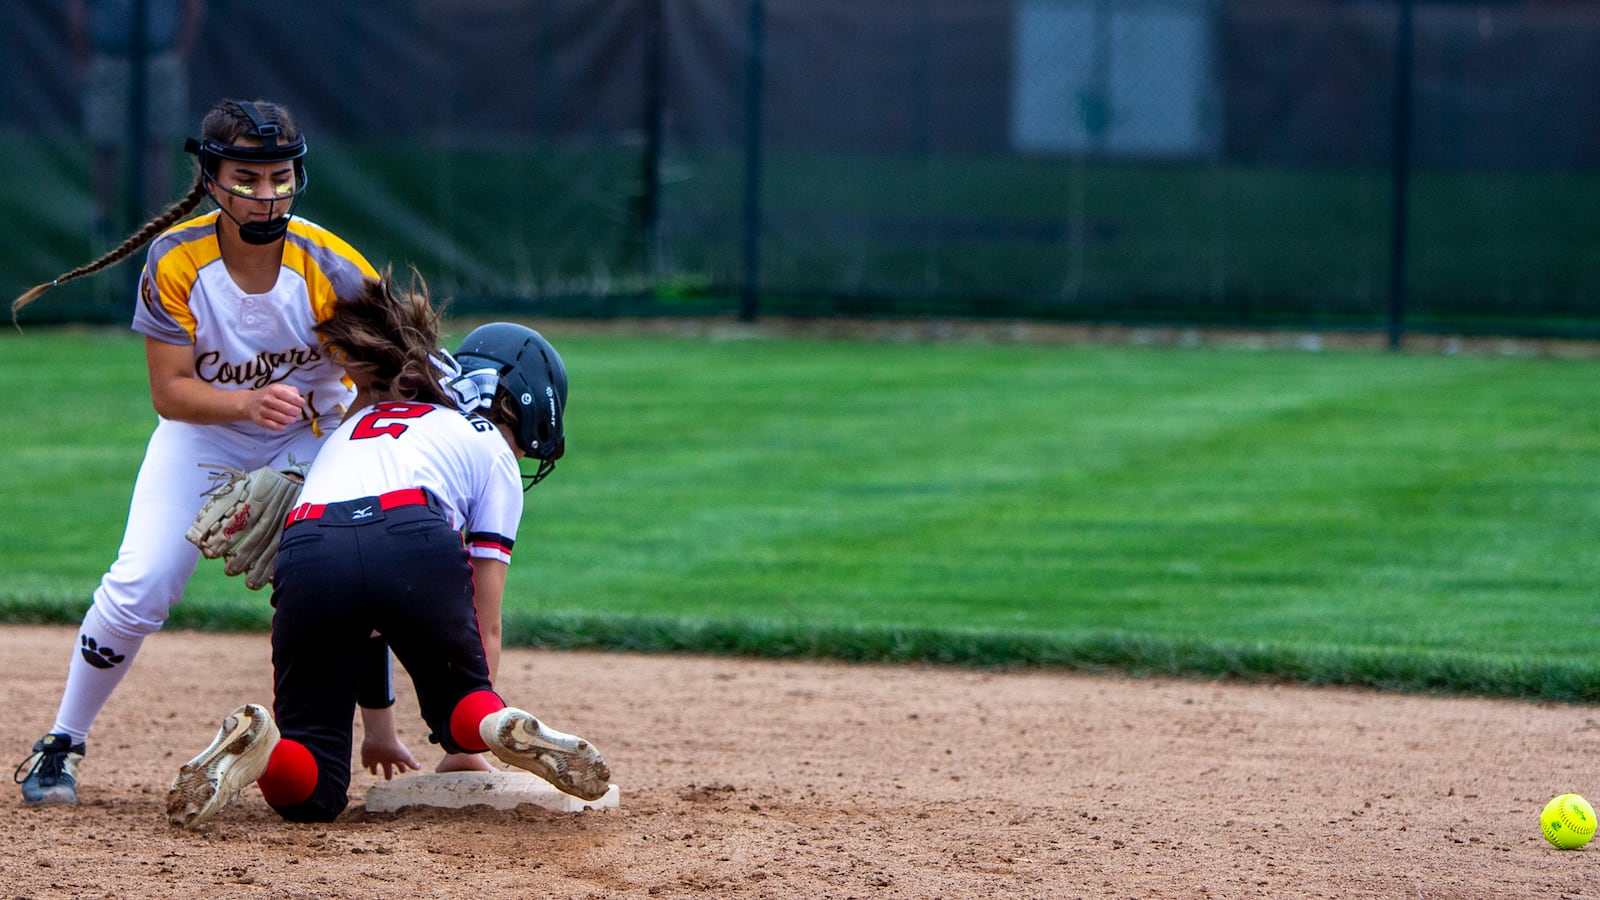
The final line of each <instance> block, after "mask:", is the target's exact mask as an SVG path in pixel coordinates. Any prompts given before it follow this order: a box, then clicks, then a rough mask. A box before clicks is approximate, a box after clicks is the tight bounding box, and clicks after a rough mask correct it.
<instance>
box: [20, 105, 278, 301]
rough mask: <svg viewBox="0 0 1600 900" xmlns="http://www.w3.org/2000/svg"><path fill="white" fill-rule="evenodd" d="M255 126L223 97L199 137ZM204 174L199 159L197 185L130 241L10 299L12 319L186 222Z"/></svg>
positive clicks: (270, 108) (264, 110) (271, 109)
mask: <svg viewBox="0 0 1600 900" xmlns="http://www.w3.org/2000/svg"><path fill="white" fill-rule="evenodd" d="M255 107H256V109H257V110H259V111H260V113H261V115H262V116H263V117H264V118H265V119H266V120H267V122H268V123H269V124H273V125H276V126H278V128H279V130H280V131H281V132H282V133H283V136H284V138H285V139H287V140H291V141H292V140H294V138H296V137H298V136H299V134H300V131H299V129H297V128H296V127H295V124H294V119H293V118H292V117H291V116H290V115H289V111H288V110H287V109H285V108H284V107H282V106H280V105H278V104H276V103H269V102H267V101H265V100H257V101H255ZM255 129H256V125H255V122H254V121H252V120H251V118H250V115H249V114H248V113H246V112H245V110H244V107H242V106H240V105H239V101H237V100H223V101H221V102H219V103H218V104H217V105H216V106H213V107H212V108H211V111H210V112H208V113H206V116H205V118H204V119H203V120H202V121H201V123H200V136H201V137H202V138H209V139H211V140H214V141H217V142H218V143H221V144H233V143H235V142H237V141H238V140H239V139H240V138H243V137H248V136H250V135H252V134H254V133H255ZM210 165H211V166H212V167H213V168H215V167H216V165H217V163H216V161H215V160H213V161H212V162H211V163H210ZM204 174H206V173H202V172H201V171H200V163H199V161H198V160H197V161H196V162H195V178H194V187H193V188H190V190H189V193H188V194H186V195H184V197H183V199H182V200H179V201H178V202H177V203H174V204H173V205H172V206H171V207H169V208H168V209H167V211H166V212H164V213H162V214H161V215H159V216H156V217H155V218H154V219H151V220H150V221H148V222H146V223H145V224H144V225H143V226H142V227H140V228H139V230H138V231H135V232H134V233H133V234H132V235H131V236H130V237H129V238H128V239H127V240H125V241H123V242H122V243H121V244H120V245H118V246H117V247H116V248H114V249H112V250H111V251H110V252H108V253H106V255H104V256H102V257H100V258H99V259H97V260H95V261H94V262H91V263H86V264H84V265H81V266H79V267H77V268H76V269H72V270H70V271H67V272H63V273H62V274H60V275H58V276H56V277H55V278H54V279H52V280H50V281H46V282H44V283H43V284H38V285H34V286H33V287H32V288H30V289H29V290H27V291H24V292H23V293H22V294H21V295H19V296H18V297H17V299H15V300H13V301H11V320H12V321H13V322H15V321H16V319H17V313H18V312H20V311H21V310H22V308H23V307H25V306H27V305H28V304H30V303H32V302H33V301H35V300H37V299H39V296H40V295H41V294H43V293H44V292H45V291H48V290H50V289H51V288H53V287H56V286H58V285H60V284H63V283H65V282H68V281H72V280H74V279H77V278H82V277H84V276H86V275H93V274H95V273H96V272H100V271H103V270H105V269H109V268H110V267H112V266H114V265H116V264H117V263H119V262H122V261H123V260H124V259H127V258H128V257H129V256H131V255H133V253H134V251H136V250H138V249H139V248H140V247H143V246H144V245H145V244H148V243H150V241H151V240H152V239H154V238H155V236H156V235H158V234H160V233H161V232H163V231H166V230H167V229H168V228H171V227H172V226H173V225H176V224H177V223H179V222H181V221H183V219H184V217H186V216H188V215H189V214H190V213H192V212H194V211H195V210H196V209H198V208H199V207H200V204H201V203H202V202H203V201H204V200H205V199H206V196H207V194H206V186H205V178H204V177H203V175H204ZM209 174H211V175H212V176H215V175H216V174H217V173H216V172H210V173H209Z"/></svg>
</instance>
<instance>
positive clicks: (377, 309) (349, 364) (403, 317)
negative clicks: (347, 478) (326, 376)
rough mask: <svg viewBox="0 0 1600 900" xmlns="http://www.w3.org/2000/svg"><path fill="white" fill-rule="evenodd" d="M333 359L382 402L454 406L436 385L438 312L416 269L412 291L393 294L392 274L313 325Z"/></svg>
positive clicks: (345, 300) (387, 273) (372, 282)
mask: <svg viewBox="0 0 1600 900" xmlns="http://www.w3.org/2000/svg"><path fill="white" fill-rule="evenodd" d="M315 329H316V332H317V335H318V336H319V337H320V338H322V345H323V346H324V347H326V348H327V349H328V351H329V353H331V354H332V356H333V358H334V359H335V360H336V361H337V362H339V363H340V364H341V365H343V366H344V368H345V370H346V371H350V372H356V373H360V374H362V375H364V376H365V377H367V378H369V379H370V380H371V383H372V390H373V391H374V392H375V393H379V394H383V395H384V396H385V399H393V400H416V401H419V402H422V403H442V404H444V405H446V406H454V405H455V400H454V399H453V398H452V397H450V395H449V394H447V393H446V392H445V390H444V388H443V387H441V386H440V385H439V380H438V379H439V376H440V375H442V374H443V373H441V372H439V371H438V370H437V369H436V368H435V367H434V364H433V360H432V355H433V353H434V352H435V350H436V348H437V347H438V346H439V311H438V310H437V309H435V308H434V305H433V301H432V300H431V299H430V298H429V296H428V284H427V282H425V281H423V279H422V275H421V274H419V273H418V272H417V270H416V269H414V268H413V269H412V270H411V286H410V288H409V289H407V290H397V289H396V288H395V286H394V276H393V273H392V272H391V271H390V270H389V269H387V268H385V269H384V271H383V274H382V276H380V277H379V278H376V279H372V278H369V279H367V280H366V281H365V282H364V283H363V284H362V287H361V290H359V291H357V292H356V293H354V294H352V295H350V296H347V297H340V298H339V299H338V300H336V301H334V305H333V313H332V314H331V315H330V316H329V317H328V318H327V319H326V320H325V321H323V322H322V323H320V324H318V325H316V326H315Z"/></svg>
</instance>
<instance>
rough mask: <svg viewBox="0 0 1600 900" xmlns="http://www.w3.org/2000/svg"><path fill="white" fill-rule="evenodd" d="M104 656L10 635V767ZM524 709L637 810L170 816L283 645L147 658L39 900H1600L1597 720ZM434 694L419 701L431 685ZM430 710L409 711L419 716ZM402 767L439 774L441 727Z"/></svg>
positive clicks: (1290, 702)
mask: <svg viewBox="0 0 1600 900" xmlns="http://www.w3.org/2000/svg"><path fill="white" fill-rule="evenodd" d="M73 637H74V634H73V631H72V630H71V629H66V628H42V627H12V628H5V629H0V641H3V645H0V646H3V647H4V651H3V653H0V676H3V677H0V685H3V688H0V691H3V694H0V698H3V704H4V707H3V710H0V712H3V715H0V748H3V749H4V750H5V752H8V753H10V754H11V755H12V756H13V757H15V758H16V759H17V760H21V759H22V758H23V757H24V756H25V755H26V754H27V750H28V747H29V746H30V745H31V743H32V741H33V740H34V739H35V738H37V737H38V736H39V733H40V732H42V731H43V730H44V729H45V728H46V727H48V726H49V724H50V722H49V719H50V717H51V716H52V714H53V713H54V710H55V704H56V701H57V698H58V695H59V691H60V685H61V679H62V677H63V673H64V672H65V667H66V658H67V657H66V654H67V653H68V652H69V650H70V648H71V646H72V641H73ZM502 671H503V674H502V679H501V690H502V693H504V694H506V695H507V696H508V698H510V699H512V701H513V702H516V703H520V704H522V705H525V706H528V707H529V708H531V709H533V710H535V711H536V712H540V713H542V714H544V715H545V716H546V717H548V718H549V720H550V721H551V722H552V724H554V725H556V726H557V727H560V728H566V729H569V730H572V731H576V732H578V733H580V734H583V735H585V736H587V737H589V738H591V739H592V740H593V741H594V742H595V743H596V744H597V745H598V746H599V747H600V748H601V749H602V750H603V751H604V752H605V753H606V756H607V759H608V760H609V761H610V763H611V767H612V771H613V773H614V780H615V782H616V783H617V784H618V785H619V786H620V787H621V790H622V806H621V808H620V809H617V810H608V811H602V812H588V813H580V814H561V813H550V812H546V811H544V810H540V809H537V808H526V807H525V808H523V809H519V810H515V811H510V812H501V811H494V810H489V809H487V808H484V807H479V808H473V809H468V810H450V811H444V810H407V811H402V812H399V813H388V814H381V815H380V814H367V813H366V812H364V811H363V810H362V808H361V806H360V802H361V798H362V795H363V794H364V792H365V790H366V787H367V786H368V785H370V784H372V783H373V778H372V777H371V776H368V775H366V774H365V773H359V774H358V776H357V781H356V784H355V787H354V798H353V803H352V807H351V810H350V811H348V812H346V813H345V815H344V816H343V817H342V818H341V819H340V820H339V821H337V822H335V823H333V824H331V825H293V824H287V823H284V822H282V821H280V820H279V819H278V818H277V817H276V815H274V814H273V812H272V811H271V810H270V809H269V808H268V807H267V806H266V805H265V803H263V802H262V800H261V797H260V794H259V793H257V792H256V791H255V789H254V788H251V789H249V790H247V791H246V792H245V794H244V795H243V796H242V797H241V798H240V799H239V800H238V801H237V802H235V803H234V804H233V805H232V806H231V807H229V808H228V809H226V810H224V811H223V812H222V813H221V814H220V815H219V816H218V818H217V819H216V820H215V821H214V823H213V827H212V829H211V830H210V832H209V833H206V834H190V833H186V832H181V831H177V830H174V829H172V828H171V827H169V826H168V825H167V824H166V822H165V819H164V817H163V815H162V804H163V801H164V798H165V794H166V789H167V785H168V784H169V783H170V781H171V778H172V775H173V773H174V772H175V771H176V769H177V767H178V766H179V765H180V764H181V763H182V762H184V761H185V760H186V759H188V758H189V756H191V755H193V754H194V753H195V752H197V751H199V750H200V749H201V748H202V747H204V746H205V745H206V744H207V743H208V742H209V741H210V739H211V736H212V734H213V733H214V732H215V730H216V724H217V722H218V721H219V720H220V719H221V717H222V716H224V715H226V714H227V712H228V711H229V710H231V709H232V708H233V707H234V706H235V705H237V704H238V703H240V702H243V701H245V700H258V701H262V702H269V701H270V690H271V688H270V684H271V679H270V666H269V662H268V653H267V643H266V639H265V637H264V636H260V635H254V636H252V635H223V636H218V635H205V634H198V633H192V632H173V633H166V634H160V635H157V636H155V637H153V638H151V639H150V640H148V641H147V642H146V644H145V649H144V651H143V653H142V654H141V656H140V657H139V661H138V665H137V666H136V667H135V668H134V669H133V671H132V673H131V674H130V675H129V677H128V680H127V681H126V682H125V683H124V685H123V687H122V689H121V690H120V691H119V692H118V694H117V695H116V697H114V698H113V700H112V702H111V704H110V706H109V707H108V708H107V709H106V711H105V713H104V715H103V716H102V717H101V719H100V721H99V723H98V724H97V726H96V731H95V734H94V735H92V736H91V740H90V745H89V757H88V759H86V760H85V763H84V773H83V774H84V785H83V789H82V792H81V803H80V805H79V806H78V807H76V808H48V809H42V810H35V809H29V808H26V807H24V806H23V805H22V804H21V800H20V798H19V795H18V793H17V792H16V791H15V789H14V788H13V789H12V792H11V794H10V795H9V798H8V799H7V800H5V801H4V803H3V804H0V808H3V809H4V815H3V822H4V825H3V828H4V851H3V853H0V887H3V888H4V896H5V897H7V898H22V897H28V898H33V897H38V898H43V897H181V898H185V900H193V898H199V897H215V896H223V895H228V896H239V897H263V898H279V897H283V898H301V897H349V898H367V897H379V896H384V897H439V898H473V900H478V898H484V897H529V896H550V897H584V898H587V897H596V898H599V897H619V896H636V897H712V896H714V897H749V898H755V897H815V898H847V897H860V898H869V897H885V898H887V897H908V898H909V897H915V898H922V897H975V898H976V897H985V898H987V897H1002V896H1003V897H1040V898H1044V897H1049V898H1069V897H1096V898H1099V897H1106V898H1113V897H1115V898H1147V897H1206V898H1235V897H1238V898H1244V897H1297V898H1310V897H1385V898H1388V897H1393V898H1447V897H1448V898H1479V897H1481V898H1491V897H1493V898H1508V897H1530V898H1531V897H1539V898H1555V897H1594V896H1597V895H1600V885H1596V883H1595V879H1594V872H1595V861H1596V860H1595V857H1596V854H1597V853H1600V845H1597V846H1596V847H1592V848H1589V849H1587V850H1583V851H1578V852H1561V851H1557V850H1554V849H1552V848H1550V847H1549V846H1548V845H1547V844H1546V843H1545V841H1544V839H1543V838H1542V837H1541V836H1540V835H1539V831H1538V826H1537V817H1538V811H1539V808H1540V807H1541V806H1542V805H1543V803H1544V802H1545V800H1547V799H1548V798H1549V797H1551V796H1553V795H1554V794H1557V793H1561V792H1564V791H1578V792H1580V793H1585V792H1587V793H1589V794H1591V796H1593V795H1600V783H1597V782H1596V766H1595V762H1596V759H1597V754H1596V750H1597V749H1600V747H1597V745H1600V714H1597V713H1596V711H1595V710H1594V709H1592V708H1587V707H1561V706H1544V705H1532V704H1521V703H1509V702H1501V701H1485V700H1472V699H1440V698H1423V697H1397V696H1388V695H1381V694H1375V693H1371V692H1365V691H1348V690H1315V689H1302V688H1292V687H1282V686H1259V685H1238V684H1219V683H1213V682H1200V681H1171V680H1160V679H1151V680H1133V679H1124V678H1120V677H1113V676H1104V677H1096V676H1084V675H1076V674H1063V673H1040V672H1021V673H994V672H972V671H956V670H942V669H931V668H891V667H881V666H847V665H830V664H817V663H788V662H765V661H748V660H734V659H701V658H681V657H648V656H633V655H621V654H617V655H613V654H589V653H547V652H530V651H523V650H513V651H510V652H508V654H507V656H506V659H505V662H504V664H503V666H502ZM401 680H402V681H403V679H401ZM401 687H402V688H408V687H409V686H408V685H404V684H402V685H401ZM400 710H401V720H402V723H403V725H405V726H406V727H405V728H404V729H403V731H402V734H403V736H404V737H405V738H406V739H407V740H408V741H409V742H410V743H411V745H412V748H413V750H415V751H417V752H418V754H419V756H424V757H425V759H426V760H427V762H428V763H429V764H430V765H431V763H432V762H433V761H434V760H436V759H437V748H434V747H429V746H428V745H427V744H426V740H425V738H424V736H423V729H422V728H421V726H420V723H413V722H411V720H412V719H414V718H415V714H416V706H415V702H414V700H413V699H412V697H411V695H410V694H409V693H408V692H405V691H402V693H401V699H400Z"/></svg>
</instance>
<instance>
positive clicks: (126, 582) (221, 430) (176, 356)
mask: <svg viewBox="0 0 1600 900" xmlns="http://www.w3.org/2000/svg"><path fill="white" fill-rule="evenodd" d="M188 149H190V150H191V152H194V153H196V155H197V156H198V157H199V174H198V177H197V179H196V184H195V187H194V189H193V190H192V191H191V192H190V193H189V195H188V196H187V197H185V198H184V200H182V201H180V202H179V203H178V204H177V205H175V206H174V207H173V208H172V209H170V210H168V212H167V213H166V214H164V215H163V216H161V217H160V218H158V219H156V220H154V221H153V222H151V223H149V224H148V225H146V226H145V228H144V229H142V230H141V231H140V232H139V233H138V234H136V235H134V236H133V237H132V238H130V239H129V240H128V241H127V242H125V243H124V244H123V245H122V246H121V247H118V248H117V249H116V250H114V251H112V252H111V253H109V254H107V255H106V256H105V257H104V258H102V259H100V260H97V261H96V262H95V263H92V264H90V265H88V266H84V267H82V268H80V269H76V270H74V271H72V272H68V273H67V274H66V275H63V276H62V277H61V278H58V279H56V280H55V281H54V282H50V283H49V284H45V285H40V286H39V287H37V288H35V289H34V290H32V291H30V292H28V293H27V294H24V295H22V296H21V297H19V298H18V299H17V301H16V302H15V303H13V306H12V311H13V314H15V313H16V312H17V311H18V310H20V309H21V308H22V307H24V306H26V305H27V304H28V303H30V302H32V301H33V300H34V299H35V298H37V297H38V295H39V294H41V293H43V292H44V291H45V290H48V289H49V288H50V287H52V286H54V285H55V284H58V283H60V282H61V281H64V280H68V279H71V278H76V277H79V276H82V275H88V274H93V273H95V272H98V271H100V270H102V269H104V268H106V267H108V266H110V265H113V264H115V263H116V262H118V261H120V260H122V259H124V258H126V257H127V256H129V255H131V254H132V253H133V252H134V251H135V250H137V249H139V248H140V247H141V246H143V245H144V244H145V243H147V242H148V243H149V247H150V249H149V253H148V257H147V261H146V265H145V269H144V273H143V275H142V276H141V278H140V281H139V298H138V307H137V310H136V312H135V314H134V318H133V328H134V330H135V331H138V332H139V333H141V334H143V335H144V336H145V348H146V361H147V363H148V366H149V370H150V396H151V401H152V402H153V404H154V406H155V410H156V412H157V414H158V416H159V420H158V422H157V425H156V429H155V433H154V434H152V435H151V437H150V443H149V446H148V448H147V449H146V451H145V457H144V463H143V465H142V466H141V467H140V469H139V476H138V480H137V481H136V482H135V484H134V489H133V499H132V503H131V504H130V506H129V510H128V525H127V531H126V533H125V534H124V535H123V540H122V548H121V550H120V551H119V552H118V554H117V558H116V561H115V562H114V563H112V565H111V568H110V570H109V571H108V572H107V573H106V574H105V576H104V578H103V579H102V580H101V582H100V586H99V587H98V588H97V589H96V590H95V592H94V602H93V605H92V606H90V608H89V610H88V612H87V613H86V614H85V616H84V619H83V626H82V628H81V630H80V633H79V635H78V637H77V641H76V646H75V647H74V648H73V651H72V656H71V664H70V666H69V668H68V672H67V683H66V688H65V690H64V691H63V693H62V697H61V703H60V707H59V709H58V711H57V713H56V719H55V722H54V724H53V725H52V726H51V728H50V731H49V733H48V734H46V735H45V737H44V738H43V739H41V740H40V741H39V742H38V743H36V744H35V745H34V748H33V754H32V756H30V757H29V758H28V759H27V760H25V761H24V763H23V764H22V766H20V767H19V768H18V770H17V779H16V780H17V781H18V782H19V783H21V784H22V794H23V801H24V802H25V803H28V804H30V805H42V804H52V803H76V802H77V780H78V764H79V762H80V761H81V760H82V758H83V755H84V752H85V750H86V746H87V744H86V739H87V737H88V734H89V729H90V727H91V726H92V725H93V724H94V720H95V718H96V716H98V715H99V713H100V710H101V708H102V707H103V706H104V705H105V703H106V701H107V700H108V699H109V698H110V697H111V694H112V692H113V691H115V690H116V687H117V685H118V684H120V683H121V681H122V678H123V675H124V674H125V673H126V672H127V670H128V667H129V666H130V665H131V664H132V662H133V658H134V655H135V654H136V653H137V652H138V650H139V647H140V645H141V643H142V642H143V640H144V638H145V637H146V636H148V635H150V634H153V633H154V632H156V631H158V630H160V628H161V626H162V624H163V623H164V622H165V621H166V619H167V613H168V611H169V610H170V609H171V608H172V606H173V605H174V604H175V603H177V602H178V601H179V599H181V598H182V596H183V591H184V587H185V585H186V584H187V583H188V581H189V578H190V576H191V575H192V574H193V573H194V568H195V564H196V561H197V559H198V556H199V551H198V550H197V549H196V548H195V547H194V546H193V545H191V544H190V543H189V542H188V541H186V540H185V539H184V534H185V532H186V531H187V530H188V528H189V525H190V523H191V522H192V521H193V520H194V517H195V514H196V512H198V511H199V509H200V506H201V505H202V503H203V501H204V495H205V493H206V491H207V489H208V488H209V487H210V486H211V484H212V481H211V474H210V473H211V471H215V470H218V469H220V468H221V467H225V466H228V467H233V468H237V469H244V470H249V469H254V468H258V467H260V466H268V465H270V466H278V467H283V466H287V465H288V464H289V463H290V461H291V460H296V461H307V462H309V461H310V460H311V458H312V457H313V456H314V455H315V454H316V449H317V445H318V443H319V441H320V439H321V438H322V437H323V436H324V435H325V434H327V433H329V432H332V431H333V430H334V429H335V428H337V427H338V424H339V421H340V419H341V418H342V416H343V415H344V412H345V409H346V406H347V405H348V404H349V402H350V401H351V399H352V398H353V394H354V391H353V388H352V387H351V385H350V382H349V381H348V379H346V378H345V374H344V370H343V369H342V368H341V367H340V366H339V365H338V364H337V363H335V362H333V361H332V360H330V359H328V358H327V357H326V355H325V354H324V352H323V351H322V349H321V344H320V342H319V339H318V336H317V334H316V333H315V331H314V330H313V327H314V326H315V325H316V324H317V323H318V322H319V321H321V320H322V319H325V318H327V316H328V314H329V312H330V310H331V309H332V305H333V302H334V298H335V297H336V295H337V294H338V293H339V292H340V291H347V292H348V291H353V290H356V289H358V288H359V286H360V285H361V284H362V283H363V282H364V281H365V280H366V279H368V278H373V277H376V275H377V273H376V272H375V271H374V269H373V267H372V265H371V264H370V263H368V262H367V260H366V259H365V258H363V257H362V255H361V254H360V253H358V252H357V251H356V250H355V249H354V248H352V247H351V246H350V245H349V244H347V243H345V242H344V241H343V240H341V239H340V238H338V237H337V236H335V235H334V234H332V233H331V232H329V231H327V230H326V229H323V228H321V227H319V226H317V225H314V224H312V223H311V222H308V221H306V220H304V219H301V218H298V217H296V216H294V215H293V211H294V206H295V204H296V203H297V202H298V199H299V197H300V194H301V192H302V191H303V190H304V188H305V170H304V167H303V164H302V161H301V160H302V158H303V157H304V155H305V139H304V138H303V137H302V136H301V135H300V134H299V133H298V131H297V130H296V129H295V127H294V124H293V122H292V120H291V119H290V117H289V115H288V113H287V111H286V110H284V109H283V108H282V107H280V106H277V105H276V104H271V103H266V102H264V101H256V102H246V101H234V100H224V101H222V102H221V103H219V104H218V105H217V106H215V107H213V108H212V110H211V112H210V113H208V114H207V116H206V118H205V121H204V122H203V123H202V127H201V138H200V139H199V140H197V141H190V143H189V148H188ZM208 198H209V199H211V200H212V201H214V202H215V203H216V205H217V209H216V210H214V211H212V212H210V213H208V214H203V215H200V216H197V217H194V218H186V217H188V216H190V215H191V214H192V213H193V212H194V211H195V209H196V208H197V207H198V206H199V204H200V203H201V202H202V201H203V200H205V199H208ZM180 220H181V221H180ZM152 237H153V240H152Z"/></svg>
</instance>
